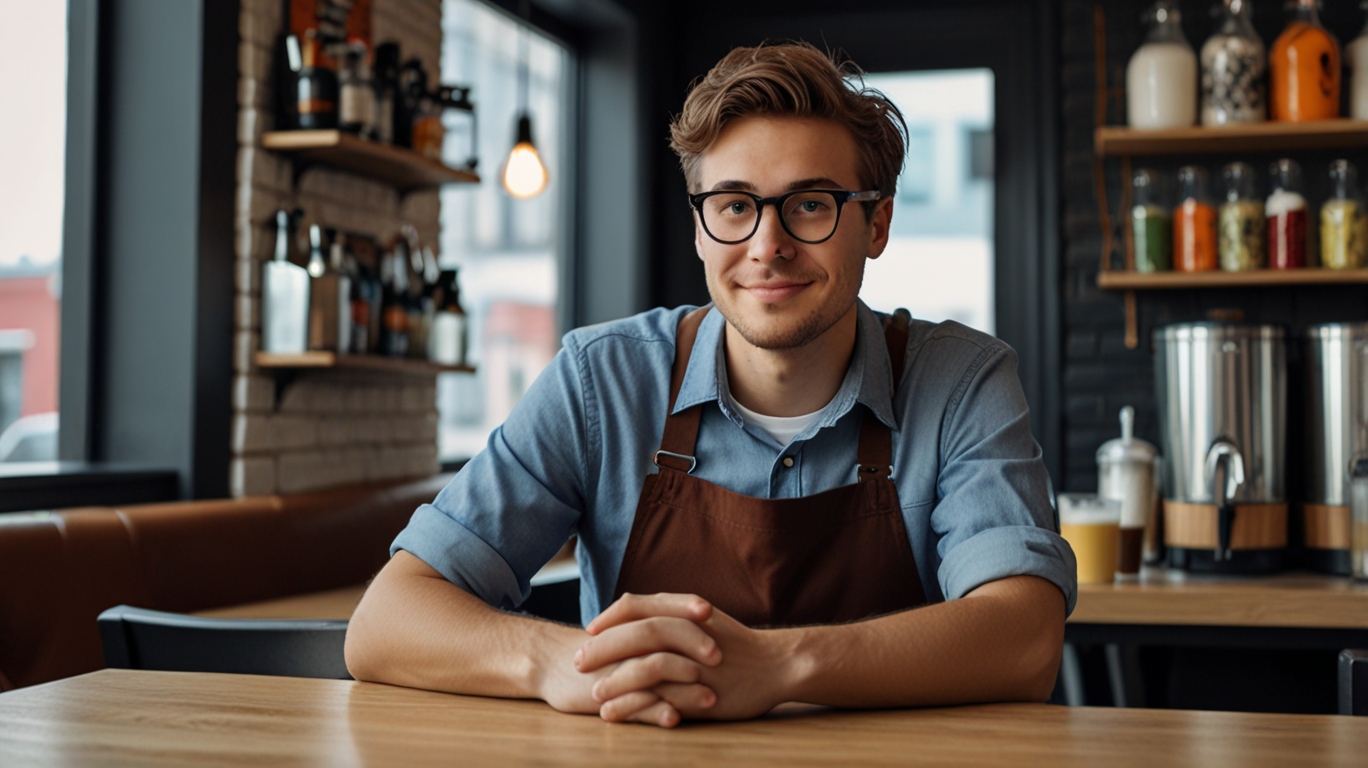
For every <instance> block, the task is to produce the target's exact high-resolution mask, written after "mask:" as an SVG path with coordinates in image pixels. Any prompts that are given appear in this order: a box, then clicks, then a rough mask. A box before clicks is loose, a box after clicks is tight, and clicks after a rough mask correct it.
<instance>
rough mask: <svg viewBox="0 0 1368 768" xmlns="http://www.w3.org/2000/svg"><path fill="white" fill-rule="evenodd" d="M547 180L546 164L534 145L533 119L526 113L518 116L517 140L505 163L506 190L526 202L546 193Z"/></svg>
mask: <svg viewBox="0 0 1368 768" xmlns="http://www.w3.org/2000/svg"><path fill="white" fill-rule="evenodd" d="M547 179H548V174H547V172H546V164H545V163H543V162H542V159H541V155H539V154H537V147H536V145H534V144H533V143H532V118H531V117H530V116H529V115H528V114H527V113H526V112H524V113H522V114H521V115H519V116H518V136H517V140H516V141H514V143H513V151H512V152H509V153H508V161H507V162H505V163H504V170H503V186H504V189H505V190H507V191H508V194H510V195H512V196H514V197H516V198H518V199H519V200H526V199H527V198H529V197H536V196H537V195H540V194H541V193H542V192H543V191H545V190H546V182H547Z"/></svg>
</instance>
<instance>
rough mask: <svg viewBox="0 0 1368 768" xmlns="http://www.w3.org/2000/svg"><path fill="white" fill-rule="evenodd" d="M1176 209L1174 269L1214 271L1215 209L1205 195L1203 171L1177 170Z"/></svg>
mask: <svg viewBox="0 0 1368 768" xmlns="http://www.w3.org/2000/svg"><path fill="white" fill-rule="evenodd" d="M1178 190H1179V192H1178V199H1179V201H1180V202H1179V203H1178V207H1177V208H1175V209H1173V268H1174V269H1176V270H1178V271H1179V272H1205V271H1207V270H1211V269H1215V268H1216V209H1215V208H1213V207H1212V206H1211V203H1210V202H1209V200H1210V198H1209V197H1208V195H1207V172H1206V169H1205V168H1200V167H1198V166H1195V165H1185V166H1183V167H1182V168H1179V169H1178Z"/></svg>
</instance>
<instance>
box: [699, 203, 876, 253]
mask: <svg viewBox="0 0 1368 768" xmlns="http://www.w3.org/2000/svg"><path fill="white" fill-rule="evenodd" d="M813 192H825V193H826V194H829V195H831V196H832V198H834V199H835V200H836V223H835V224H833V225H832V227H831V234H829V235H827V236H826V237H824V238H822V239H821V240H804V239H803V238H801V237H799V236H797V235H795V234H793V230H791V229H789V225H788V222H787V221H785V220H784V216H783V214H782V213H779V212H780V211H782V210H784V209H783V204H784V201H786V200H788V199H789V198H790V197H793V196H794V195H806V194H811V193H813ZM717 195H745V196H746V197H749V198H750V199H752V200H754V201H755V211H756V213H755V226H754V227H752V228H751V231H750V234H748V235H746V236H745V237H743V238H741V239H740V240H723V239H722V238H720V237H718V236H717V235H714V234H713V233H712V230H710V229H708V219H707V217H706V216H704V215H703V201H705V200H707V199H708V198H710V197H715V196H717ZM881 197H883V193H881V192H879V191H878V190H877V189H867V190H864V191H862V192H851V191H850V190H846V189H795V190H793V191H792V192H785V193H784V194H782V195H778V196H776V197H761V196H759V195H755V194H751V193H750V192H745V191H742V190H739V189H715V190H712V191H711V192H700V193H698V194H696V195H689V207H690V208H692V209H694V210H695V211H697V212H698V220H699V221H700V222H701V223H702V224H703V231H704V232H707V233H708V237H711V238H712V239H713V240H714V241H716V242H719V243H721V244H723V245H740V244H741V243H744V242H746V241H747V240H749V239H751V238H752V237H755V233H756V232H759V231H760V219H762V218H764V215H765V206H767V205H773V206H774V210H775V213H776V214H778V216H779V225H780V226H781V227H783V228H784V231H785V232H787V233H788V234H789V237H791V238H793V239H794V240H797V241H798V242H800V243H807V244H808V245H818V244H819V243H825V242H826V241H828V240H830V239H831V238H832V237H834V236H835V235H836V230H837V229H840V227H841V211H842V210H844V209H845V204H846V203H852V202H854V203H867V202H873V201H875V200H878V199H880V198H881Z"/></svg>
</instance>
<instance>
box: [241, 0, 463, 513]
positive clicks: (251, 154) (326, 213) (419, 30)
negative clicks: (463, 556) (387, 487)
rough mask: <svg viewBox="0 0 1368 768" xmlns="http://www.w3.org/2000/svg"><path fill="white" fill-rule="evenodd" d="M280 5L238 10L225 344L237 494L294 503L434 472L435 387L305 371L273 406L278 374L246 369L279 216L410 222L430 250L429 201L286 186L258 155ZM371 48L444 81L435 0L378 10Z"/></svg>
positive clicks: (280, 167) (316, 176) (285, 173)
mask: <svg viewBox="0 0 1368 768" xmlns="http://www.w3.org/2000/svg"><path fill="white" fill-rule="evenodd" d="M282 2H283V0H242V13H241V19H240V23H239V31H240V33H241V38H242V42H241V45H240V46H239V49H238V74H239V81H238V144H239V148H238V163H237V214H236V218H235V237H236V242H235V244H234V245H235V247H234V250H235V253H236V259H237V262H236V265H235V269H234V289H235V291H236V297H235V302H234V307H235V311H234V318H235V328H236V331H235V333H234V338H233V370H234V372H235V374H236V375H235V376H234V379H233V426H232V451H233V460H232V466H231V469H230V478H231V487H232V493H233V495H234V496H251V495H263V494H272V493H298V492H301V491H310V490H316V489H319V488H327V487H331V486H337V485H347V484H351V483H358V482H367V481H376V480H389V479H398V478H405V477H419V476H424V475H430V474H433V473H436V472H437V471H438V468H439V467H438V460H437V408H436V381H435V378H434V377H432V376H415V375H412V374H387V373H382V372H372V371H367V372H354V371H352V372H349V371H327V370H324V371H303V372H300V373H298V374H297V375H295V376H294V377H293V379H292V380H291V381H290V382H289V383H288V385H287V386H285V387H284V388H283V389H282V391H281V393H280V396H279V400H278V401H277V387H276V379H275V376H274V375H273V374H272V372H270V371H262V370H258V369H257V368H256V366H255V365H253V362H252V357H253V353H255V352H256V351H257V349H258V348H259V346H260V327H261V301H260V291H261V285H260V283H261V264H262V262H264V261H265V260H267V259H269V258H271V255H272V253H273V251H274V249H275V212H276V210H277V209H278V208H281V207H287V208H294V207H300V208H303V209H304V210H305V213H306V216H307V218H308V220H309V221H310V222H318V223H319V224H321V225H323V226H338V227H341V228H343V229H345V230H347V231H352V232H360V233H362V234H368V235H371V236H373V237H376V238H379V239H381V240H388V239H389V238H391V237H393V236H394V234H395V233H396V232H397V231H398V230H399V225H400V224H402V223H409V224H412V225H413V226H414V227H415V228H416V229H417V230H418V233H419V235H420V236H421V237H422V238H423V240H424V241H425V242H427V243H431V244H432V245H433V247H434V248H435V247H436V246H437V243H438V234H439V224H438V214H439V201H438V197H437V193H436V192H422V193H415V194H410V195H408V196H407V197H406V198H405V199H403V200H402V201H401V200H400V198H399V195H398V194H397V193H396V192H395V190H394V189H392V188H391V187H388V186H386V185H384V184H381V183H378V182H374V181H370V180H369V179H365V178H361V177H358V176H354V175H351V174H347V173H343V172H341V171H334V170H331V169H327V168H314V169H312V170H310V171H309V172H307V173H306V174H305V175H304V177H303V178H302V179H300V183H299V187H298V188H297V189H296V188H293V186H292V184H293V181H292V178H291V174H292V168H291V165H290V162H289V160H288V158H286V157H285V156H283V155H279V154H277V153H274V152H271V151H270V150H266V149H262V148H261V147H260V141H259V140H260V137H261V134H262V133H264V132H265V131H269V130H271V129H272V128H273V126H274V115H273V114H272V109H273V100H274V94H273V93H272V90H273V83H272V75H271V72H272V67H273V66H274V62H273V61H272V55H273V51H274V48H275V44H276V36H277V35H279V34H280V33H281V22H282V18H281V6H282ZM373 5H374V8H373V19H372V29H373V33H374V39H375V41H376V42H383V41H386V40H397V41H398V42H399V45H400V48H401V51H402V53H403V57H404V58H405V59H408V58H409V57H411V56H418V57H419V58H420V59H422V60H423V63H424V66H426V67H427V69H428V72H429V73H434V74H435V73H437V72H439V71H440V69H439V67H440V55H441V44H442V29H441V20H442V19H441V0H374V3H373Z"/></svg>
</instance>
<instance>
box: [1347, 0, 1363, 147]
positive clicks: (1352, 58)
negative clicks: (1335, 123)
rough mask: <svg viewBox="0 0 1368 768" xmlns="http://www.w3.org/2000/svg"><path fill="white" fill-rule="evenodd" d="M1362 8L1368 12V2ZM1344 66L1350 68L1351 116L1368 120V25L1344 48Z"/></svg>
mask: <svg viewBox="0 0 1368 768" xmlns="http://www.w3.org/2000/svg"><path fill="white" fill-rule="evenodd" d="M1360 7H1361V8H1364V9H1365V10H1368V2H1364V3H1361V4H1360ZM1344 64H1345V66H1347V67H1348V68H1349V116H1350V117H1352V118H1354V119H1355V120H1368V23H1365V25H1364V27H1363V31H1362V32H1360V33H1359V36H1358V37H1356V38H1354V40H1353V42H1351V43H1349V44H1348V45H1346V46H1344Z"/></svg>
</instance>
